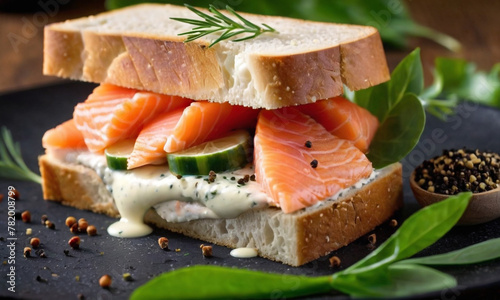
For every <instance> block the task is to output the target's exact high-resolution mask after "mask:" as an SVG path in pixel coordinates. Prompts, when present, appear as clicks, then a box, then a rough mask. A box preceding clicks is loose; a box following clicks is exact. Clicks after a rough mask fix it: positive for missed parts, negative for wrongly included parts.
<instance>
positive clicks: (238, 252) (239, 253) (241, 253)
mask: <svg viewBox="0 0 500 300" xmlns="http://www.w3.org/2000/svg"><path fill="white" fill-rule="evenodd" d="M229 254H230V255H231V256H232V257H236V258H251V257H256V256H257V255H258V254H259V252H258V251H257V249H255V248H236V249H233V250H231V252H230V253H229Z"/></svg>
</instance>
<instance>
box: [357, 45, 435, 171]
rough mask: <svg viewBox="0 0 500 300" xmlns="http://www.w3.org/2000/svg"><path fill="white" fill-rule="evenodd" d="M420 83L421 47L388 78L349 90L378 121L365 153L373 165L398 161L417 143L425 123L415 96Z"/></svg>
mask: <svg viewBox="0 0 500 300" xmlns="http://www.w3.org/2000/svg"><path fill="white" fill-rule="evenodd" d="M423 85H424V79H423V71H422V62H421V61H420V49H416V50H414V51H413V52H411V53H410V54H409V55H408V56H406V57H405V58H404V59H403V60H402V61H401V62H400V63H399V65H398V66H397V67H396V68H395V69H394V71H393V72H392V74H391V80H389V81H387V82H384V83H382V84H379V85H376V86H373V87H370V88H368V89H365V90H361V91H356V92H354V93H351V95H350V98H351V100H353V101H354V102H355V103H356V104H358V105H359V106H361V107H364V108H366V109H367V110H368V111H370V112H371V113H372V114H373V115H375V116H376V117H377V118H378V120H379V122H380V127H379V128H378V130H377V133H376V134H375V137H374V138H373V141H372V143H371V144H370V150H369V152H368V154H367V156H368V158H369V159H370V161H371V162H372V164H373V167H374V168H383V167H385V166H387V165H389V164H391V163H394V162H397V161H400V160H401V159H402V158H403V157H405V156H406V155H407V154H408V153H410V151H411V150H412V149H413V148H414V147H415V146H416V145H417V143H418V140H419V139H420V136H421V135H422V132H423V130H424V126H425V112H424V109H423V106H422V103H421V101H420V100H419V99H418V97H417V96H416V95H418V94H420V93H421V92H422V90H423Z"/></svg>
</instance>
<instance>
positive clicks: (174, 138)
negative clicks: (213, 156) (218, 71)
mask: <svg viewBox="0 0 500 300" xmlns="http://www.w3.org/2000/svg"><path fill="white" fill-rule="evenodd" d="M258 114H259V110H258V109H253V108H250V107H244V106H238V105H230V104H229V103H211V102H206V101H197V102H193V103H191V105H190V106H188V107H187V108H186V109H185V110H184V113H183V114H182V117H181V119H180V120H179V123H177V125H176V126H175V128H174V131H173V132H172V134H171V135H170V136H169V137H168V139H167V142H166V143H165V147H164V150H165V152H167V153H173V152H177V151H181V150H184V149H187V148H190V147H192V146H196V145H199V144H201V143H203V142H207V141H210V140H214V139H217V138H219V137H221V136H222V135H224V134H225V133H227V132H229V131H231V130H234V129H246V128H255V124H256V123H257V115H258Z"/></svg>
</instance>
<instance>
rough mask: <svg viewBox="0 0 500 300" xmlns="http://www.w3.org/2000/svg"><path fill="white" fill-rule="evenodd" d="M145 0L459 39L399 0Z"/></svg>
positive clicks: (396, 39) (125, 2) (394, 35)
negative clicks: (422, 21)
mask: <svg viewBox="0 0 500 300" xmlns="http://www.w3.org/2000/svg"><path fill="white" fill-rule="evenodd" d="M142 2H144V0H106V7H107V8H108V9H117V8H120V7H124V6H129V5H133V4H138V3H142ZM148 2H156V3H171V4H176V5H183V4H184V3H188V4H190V5H195V6H201V7H207V6H208V5H210V4H214V5H215V6H216V7H217V8H224V7H225V6H226V5H228V4H229V5H231V6H232V7H233V8H234V9H236V10H238V11H244V12H250V13H257V14H266V15H277V16H289V17H293V18H299V19H306V20H314V21H323V22H337V23H346V24H360V25H370V26H374V27H376V28H377V29H378V30H379V32H380V36H381V37H382V40H383V41H384V43H385V44H387V45H392V46H395V47H405V46H406V45H407V38H408V37H409V36H418V37H424V38H428V39H431V40H433V41H435V42H436V43H438V44H441V45H442V46H444V47H446V48H448V49H450V50H452V51H458V50H460V43H459V42H458V41H457V40H455V39H454V38H452V37H450V36H448V35H445V34H443V33H440V32H437V31H435V30H433V29H431V28H428V27H425V26H422V25H419V24H417V23H415V22H414V21H413V20H412V19H411V17H410V14H409V13H408V10H407V9H406V7H405V5H404V3H403V2H402V1H399V0H370V1H366V0H336V1H334V0H297V1H288V0H273V1H229V0H228V1H224V0H220V1H213V0H149V1H148Z"/></svg>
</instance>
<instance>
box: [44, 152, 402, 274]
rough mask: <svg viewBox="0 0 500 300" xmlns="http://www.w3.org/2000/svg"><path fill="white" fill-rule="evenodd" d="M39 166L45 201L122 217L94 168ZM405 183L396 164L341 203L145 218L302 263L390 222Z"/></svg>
mask: <svg viewBox="0 0 500 300" xmlns="http://www.w3.org/2000/svg"><path fill="white" fill-rule="evenodd" d="M39 164H40V172H41V174H42V178H43V179H42V188H43V197H44V199H46V200H53V201H58V202H61V203H62V204H64V205H68V206H73V207H76V208H79V209H85V210H91V211H94V212H96V213H103V214H107V215H109V216H112V217H118V216H119V214H118V211H117V209H116V207H115V205H114V202H113V198H112V196H111V194H110V193H109V192H108V190H107V189H106V187H105V186H104V183H103V182H102V180H101V178H100V177H99V176H98V175H97V173H95V172H94V171H93V170H92V169H89V168H86V167H84V166H81V165H74V164H68V163H64V162H61V161H59V160H57V159H54V158H51V157H49V156H48V155H43V156H41V157H40V158H39ZM402 185H403V183H402V167H401V164H399V163H396V164H393V165H390V166H388V167H386V168H384V169H382V170H381V171H380V173H379V174H378V175H377V177H376V179H375V180H373V181H372V182H370V183H369V184H367V185H365V186H363V187H362V188H360V189H354V190H352V192H350V193H347V194H346V195H343V196H342V198H341V199H339V200H338V201H329V202H327V203H325V204H324V205H321V206H318V207H310V208H307V209H303V210H300V211H298V212H295V213H292V214H284V213H283V212H282V211H281V210H280V209H277V208H268V209H262V210H252V211H248V212H246V213H244V214H242V215H240V216H239V217H238V218H235V219H217V220H213V219H206V220H196V221H190V222H183V223H168V222H166V221H165V220H164V219H162V218H161V217H160V216H159V215H158V214H157V213H156V212H155V211H154V209H151V210H149V211H148V212H147V213H146V215H145V221H146V222H147V223H150V224H153V225H155V226H157V227H160V228H164V229H168V230H170V231H174V232H179V233H182V234H184V235H186V236H190V237H194V238H197V239H200V240H203V241H207V242H210V243H214V244H218V245H223V246H227V247H231V248H237V247H255V248H257V249H258V250H259V255H260V256H263V257H266V258H269V259H271V260H275V261H280V262H283V263H285V264H288V265H291V266H300V265H303V264H305V263H307V262H309V261H312V260H314V259H316V258H319V257H321V256H324V255H327V254H328V253H330V252H331V251H333V250H336V249H338V248H341V247H343V246H346V245H347V244H349V243H351V242H352V241H354V240H356V239H357V238H359V237H360V236H362V235H364V234H366V233H368V232H370V231H371V230H373V229H374V228H375V227H376V226H378V225H380V224H382V223H383V222H384V221H386V220H387V219H388V218H389V217H390V216H391V215H392V214H393V213H394V212H395V211H396V210H397V209H399V208H400V207H401V206H402V196H403V187H402Z"/></svg>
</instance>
